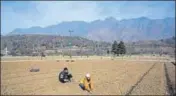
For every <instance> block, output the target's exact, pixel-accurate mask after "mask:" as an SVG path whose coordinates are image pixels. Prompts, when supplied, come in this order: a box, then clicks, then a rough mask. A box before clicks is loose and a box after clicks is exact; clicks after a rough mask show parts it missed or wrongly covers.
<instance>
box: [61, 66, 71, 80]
mask: <svg viewBox="0 0 176 96" xmlns="http://www.w3.org/2000/svg"><path fill="white" fill-rule="evenodd" d="M71 78H72V75H71V74H70V73H69V72H68V68H66V67H65V68H64V70H63V71H61V72H60V74H59V81H60V82H61V83H66V82H71Z"/></svg>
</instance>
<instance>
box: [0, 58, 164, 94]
mask: <svg viewBox="0 0 176 96" xmlns="http://www.w3.org/2000/svg"><path fill="white" fill-rule="evenodd" d="M163 66H164V63H162V62H158V61H152V62H148V61H138V60H136V61H130V60H126V59H125V60H122V59H121V60H120V59H114V60H111V59H92V60H86V59H85V60H81V59H80V60H75V61H74V62H66V61H65V60H49V61H47V60H43V61H40V62H38V61H35V60H28V61H27V60H26V61H21V62H18V61H14V62H10V61H9V62H8V61H5V62H3V61H2V62H1V94H2V95H34V94H35V95H49V94H50V95H88V94H89V93H87V92H85V91H82V90H81V89H80V88H79V86H78V84H79V80H80V79H81V78H82V77H84V75H85V74H86V73H90V74H91V76H92V79H93V83H94V90H93V92H92V94H90V95H125V94H127V95H128V94H138V95H139V94H140V95H164V94H165V91H166V90H165V88H164V87H165V86H164V78H165V75H164V68H163ZM31 67H37V68H40V71H39V72H30V69H31ZM64 67H68V69H69V70H70V72H71V73H72V75H73V79H74V81H73V82H71V83H67V84H61V83H60V82H59V81H58V73H59V72H60V71H61V70H62V69H63V68H64Z"/></svg>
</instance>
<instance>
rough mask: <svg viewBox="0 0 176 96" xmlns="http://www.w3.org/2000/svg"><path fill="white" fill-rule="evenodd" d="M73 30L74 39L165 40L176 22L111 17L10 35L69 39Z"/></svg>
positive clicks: (172, 33)
mask: <svg viewBox="0 0 176 96" xmlns="http://www.w3.org/2000/svg"><path fill="white" fill-rule="evenodd" d="M69 30H73V33H72V36H81V37H86V38H89V39H92V40H104V41H114V40H117V41H118V40H123V41H136V40H150V39H163V38H168V37H171V36H174V35H175V18H174V17H168V18H165V19H149V18H147V17H140V18H132V19H123V20H116V19H115V18H114V17H107V18H105V19H104V20H100V19H98V20H94V21H92V22H85V21H70V22H69V21H67V22H65V21H64V22H61V23H58V24H55V25H50V26H47V27H40V26H33V27H30V28H23V29H21V28H17V29H15V30H13V31H12V32H10V33H9V34H8V35H18V34H46V35H63V36H69V32H68V31H69Z"/></svg>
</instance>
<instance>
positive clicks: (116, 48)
mask: <svg viewBox="0 0 176 96" xmlns="http://www.w3.org/2000/svg"><path fill="white" fill-rule="evenodd" d="M111 53H112V54H114V55H117V56H119V55H122V54H125V53H126V47H125V45H124V42H123V41H120V42H119V44H117V41H114V43H113V44H112V49H111Z"/></svg>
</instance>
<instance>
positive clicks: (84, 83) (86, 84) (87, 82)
mask: <svg viewBox="0 0 176 96" xmlns="http://www.w3.org/2000/svg"><path fill="white" fill-rule="evenodd" d="M79 86H80V87H81V88H82V89H83V90H86V91H88V92H90V91H92V90H93V84H92V79H91V77H90V74H89V73H88V74H86V76H85V77H84V78H82V79H81V80H80V84H79Z"/></svg>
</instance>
